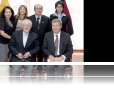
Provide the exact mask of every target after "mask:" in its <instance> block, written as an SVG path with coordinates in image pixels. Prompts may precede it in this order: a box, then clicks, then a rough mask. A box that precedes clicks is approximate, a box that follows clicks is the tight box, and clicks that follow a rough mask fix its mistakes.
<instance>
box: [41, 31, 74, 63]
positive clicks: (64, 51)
mask: <svg viewBox="0 0 114 97" xmlns="http://www.w3.org/2000/svg"><path fill="white" fill-rule="evenodd" d="M42 49H43V53H44V55H45V61H47V58H48V57H49V55H53V56H55V47H54V33H53V32H52V31H51V32H48V33H46V34H45V37H44V43H43V46H42ZM59 52H60V56H61V55H64V56H65V57H66V60H65V61H68V62H69V61H70V56H71V55H72V53H73V45H72V41H71V39H70V35H69V34H67V33H65V32H63V31H61V35H60V48H59Z"/></svg>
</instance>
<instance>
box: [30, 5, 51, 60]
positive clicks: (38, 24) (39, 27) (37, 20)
mask: <svg viewBox="0 0 114 97" xmlns="http://www.w3.org/2000/svg"><path fill="white" fill-rule="evenodd" d="M34 12H35V14H34V15H32V16H30V17H28V19H30V20H31V21H32V25H33V26H32V28H31V31H33V32H35V33H36V34H37V35H38V38H39V43H40V48H42V45H43V40H44V36H45V33H47V32H49V17H47V16H45V15H42V12H43V6H42V5H40V4H36V5H35V6H34ZM38 62H43V52H42V49H40V51H39V52H38Z"/></svg>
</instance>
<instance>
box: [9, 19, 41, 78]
mask: <svg viewBox="0 0 114 97" xmlns="http://www.w3.org/2000/svg"><path fill="white" fill-rule="evenodd" d="M31 27H32V22H31V21H30V20H29V19H25V20H23V22H22V28H23V30H19V31H15V32H13V35H12V37H11V40H10V42H9V45H8V47H9V50H10V51H11V54H12V56H11V62H35V61H36V53H37V52H38V51H39V50H40V47H39V41H38V37H37V34H36V33H34V32H32V31H30V29H31ZM22 67H24V68H25V76H31V75H32V73H33V65H12V75H13V76H20V70H21V68H22ZM14 79H15V80H16V79H18V80H19V78H18V77H17V78H14ZM28 79H29V78H28Z"/></svg>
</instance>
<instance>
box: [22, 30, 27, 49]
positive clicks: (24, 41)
mask: <svg viewBox="0 0 114 97" xmlns="http://www.w3.org/2000/svg"><path fill="white" fill-rule="evenodd" d="M27 39H28V33H25V32H23V46H24V47H25V45H26V43H27Z"/></svg>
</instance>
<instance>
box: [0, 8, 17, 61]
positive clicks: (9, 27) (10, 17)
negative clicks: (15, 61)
mask: <svg viewBox="0 0 114 97" xmlns="http://www.w3.org/2000/svg"><path fill="white" fill-rule="evenodd" d="M14 26H15V17H14V11H13V9H12V8H11V7H9V6H6V7H4V8H3V10H2V12H1V18H0V62H7V54H8V52H9V49H8V43H9V41H10V39H11V36H12V34H13V32H14Z"/></svg>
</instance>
